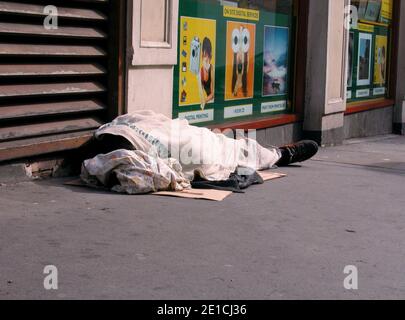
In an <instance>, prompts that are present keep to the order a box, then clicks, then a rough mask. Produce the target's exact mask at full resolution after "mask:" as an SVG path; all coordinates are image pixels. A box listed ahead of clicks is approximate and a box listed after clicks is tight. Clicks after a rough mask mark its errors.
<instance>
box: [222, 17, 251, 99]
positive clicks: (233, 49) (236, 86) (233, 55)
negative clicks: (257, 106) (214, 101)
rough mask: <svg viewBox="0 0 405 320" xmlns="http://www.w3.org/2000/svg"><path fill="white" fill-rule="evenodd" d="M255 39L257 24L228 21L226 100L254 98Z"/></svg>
mask: <svg viewBox="0 0 405 320" xmlns="http://www.w3.org/2000/svg"><path fill="white" fill-rule="evenodd" d="M255 39H256V25H255V24H251V23H244V22H237V21H227V31H226V62H225V101H228V100H241V99H251V98H253V94H254V72H255V45H256V44H255Z"/></svg>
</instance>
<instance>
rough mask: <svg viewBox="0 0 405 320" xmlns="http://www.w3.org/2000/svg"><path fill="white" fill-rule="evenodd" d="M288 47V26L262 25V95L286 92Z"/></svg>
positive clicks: (283, 93)
mask: <svg viewBox="0 0 405 320" xmlns="http://www.w3.org/2000/svg"><path fill="white" fill-rule="evenodd" d="M288 47H289V29H288V28H286V27H277V26H265V27H264V49H263V92H262V95H263V96H264V97H268V96H276V95H285V94H287V91H288V81H287V74H288V57H289V56H288Z"/></svg>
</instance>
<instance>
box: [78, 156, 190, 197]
mask: <svg viewBox="0 0 405 320" xmlns="http://www.w3.org/2000/svg"><path fill="white" fill-rule="evenodd" d="M81 178H82V180H83V181H84V182H85V183H86V184H88V185H90V186H95V187H97V186H103V187H109V188H111V190H112V191H115V192H119V193H128V194H145V193H150V192H158V191H183V190H184V189H188V188H190V187H191V186H190V182H189V181H188V180H187V179H186V178H184V176H183V173H182V168H181V165H180V164H179V163H178V161H177V160H175V159H172V158H167V159H161V158H155V157H152V156H149V155H147V154H146V153H144V152H143V151H139V150H136V151H129V150H116V151H113V152H111V153H108V154H105V155H103V154H101V155H98V156H97V157H95V158H93V159H90V160H86V161H85V162H84V163H83V166H82V175H81Z"/></svg>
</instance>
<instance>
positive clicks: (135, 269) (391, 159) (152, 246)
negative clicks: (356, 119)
mask: <svg viewBox="0 0 405 320" xmlns="http://www.w3.org/2000/svg"><path fill="white" fill-rule="evenodd" d="M278 171H280V172H285V173H287V174H288V177H287V178H284V179H281V180H276V181H273V182H269V183H266V184H265V185H262V186H254V187H252V188H251V189H249V190H248V191H247V192H246V194H234V195H232V196H231V197H230V198H228V199H226V200H225V201H224V202H221V203H215V202H208V201H199V200H180V199H175V198H165V197H155V196H125V195H117V194H110V193H106V192H102V191H94V190H90V189H82V188H75V187H67V186H64V185H63V182H64V181H65V180H63V179H62V180H48V181H37V182H23V183H18V184H7V185H3V186H0V299H404V298H405V258H404V257H405V209H404V208H405V197H404V190H405V189H404V185H405V183H404V182H405V137H398V136H385V137H376V138H372V139H361V140H351V141H349V142H348V143H346V144H345V145H343V146H340V147H334V148H327V149H322V150H321V152H320V153H319V154H318V156H317V157H316V158H315V159H314V160H312V161H309V162H307V163H305V164H303V165H302V167H290V168H284V169H280V170H278ZM46 265H55V266H56V267H57V268H58V272H59V274H58V276H59V289H58V290H56V291H46V290H45V289H44V287H43V280H44V277H45V275H44V274H43V269H44V267H45V266H46ZM346 265H355V266H356V267H357V268H358V270H359V290H358V291H348V290H345V289H344V287H343V280H344V278H345V276H346V275H344V274H343V269H344V267H345V266H346Z"/></svg>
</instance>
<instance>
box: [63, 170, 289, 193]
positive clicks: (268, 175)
mask: <svg viewBox="0 0 405 320" xmlns="http://www.w3.org/2000/svg"><path fill="white" fill-rule="evenodd" d="M259 174H260V176H261V177H262V178H263V180H264V181H271V180H275V179H280V178H284V177H286V176H287V175H286V174H283V173H277V172H274V171H272V170H267V171H260V172H259ZM65 185H67V186H74V187H88V188H92V187H90V186H88V185H86V184H85V183H84V182H83V181H82V180H80V179H76V180H73V181H68V182H66V183H65ZM101 189H102V190H106V189H104V188H101ZM231 194H232V192H231V191H222V190H212V189H190V190H184V191H181V192H174V191H162V192H155V193H152V195H156V196H165V197H176V198H184V199H200V200H209V201H223V200H225V199H226V198H227V197H229V196H230V195H231Z"/></svg>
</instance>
